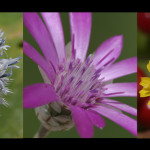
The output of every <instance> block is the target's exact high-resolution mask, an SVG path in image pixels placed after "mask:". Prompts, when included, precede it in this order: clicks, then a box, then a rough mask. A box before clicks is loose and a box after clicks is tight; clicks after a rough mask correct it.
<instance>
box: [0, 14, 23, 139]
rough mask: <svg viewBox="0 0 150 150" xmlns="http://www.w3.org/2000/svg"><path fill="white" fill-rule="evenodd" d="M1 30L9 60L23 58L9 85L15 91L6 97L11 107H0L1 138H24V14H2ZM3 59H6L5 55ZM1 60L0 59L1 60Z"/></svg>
mask: <svg viewBox="0 0 150 150" xmlns="http://www.w3.org/2000/svg"><path fill="white" fill-rule="evenodd" d="M0 29H1V30H2V31H3V32H4V36H3V38H4V37H6V45H9V46H11V47H10V48H8V51H7V55H8V58H10V57H11V58H16V57H19V56H20V57H22V59H21V60H20V62H19V63H18V64H17V65H18V66H20V69H15V68H14V69H13V75H12V76H11V79H13V80H12V81H11V82H10V84H9V85H8V87H9V89H11V91H13V93H10V94H8V95H6V96H4V97H5V99H6V100H7V102H8V104H9V106H8V107H5V106H3V105H0V138H22V137H23V109H22V108H23V105H22V102H23V98H22V97H23V47H22V41H23V13H0ZM1 58H6V55H5V54H3V56H2V57H1ZM1 58H0V59H1Z"/></svg>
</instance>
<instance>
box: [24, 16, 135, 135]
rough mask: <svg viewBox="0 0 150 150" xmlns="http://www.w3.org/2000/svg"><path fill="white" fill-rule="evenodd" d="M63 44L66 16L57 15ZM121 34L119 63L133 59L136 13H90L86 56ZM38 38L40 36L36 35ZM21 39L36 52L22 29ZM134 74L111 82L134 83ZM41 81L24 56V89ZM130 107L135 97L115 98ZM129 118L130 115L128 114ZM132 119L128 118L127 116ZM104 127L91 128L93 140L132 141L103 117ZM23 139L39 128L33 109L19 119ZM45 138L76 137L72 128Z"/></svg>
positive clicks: (35, 68) (34, 68)
mask: <svg viewBox="0 0 150 150" xmlns="http://www.w3.org/2000/svg"><path fill="white" fill-rule="evenodd" d="M61 18H62V23H63V28H64V33H65V42H66V44H67V43H68V42H69V41H70V26H69V19H68V13H61ZM120 34H123V36H124V44H123V50H122V53H121V55H120V57H119V59H118V60H117V61H119V60H123V59H126V58H129V57H134V56H137V13H93V15H92V33H91V39H90V45H89V51H88V54H89V53H92V52H94V51H95V49H96V48H97V47H98V46H99V45H100V44H101V43H102V42H103V41H105V40H106V39H108V38H109V37H112V36H115V35H120ZM39 36H40V35H39ZM23 38H24V40H26V41H27V42H29V43H30V44H32V45H33V46H34V47H35V48H36V49H37V50H40V49H39V47H38V45H37V44H36V42H35V41H34V39H33V38H32V37H31V35H30V33H29V32H28V31H27V29H26V28H25V27H24V34H23ZM136 81H137V77H136V74H132V75H129V76H126V77H122V78H120V79H117V80H115V82H136ZM40 82H43V80H42V77H41V75H40V73H39V70H38V67H37V65H36V64H35V63H33V61H32V60H30V59H29V58H28V57H26V56H25V55H24V87H25V86H27V85H30V84H34V83H40ZM115 99H117V100H119V101H122V102H124V103H126V104H129V105H131V106H133V107H136V106H137V99H136V98H123V97H122V98H115ZM130 116H131V115H130ZM131 117H132V116H131ZM104 119H105V121H106V126H105V127H104V129H103V130H100V129H98V128H95V130H94V138H98V137H99V138H100V137H102V138H123V137H125V138H129V137H130V138H132V137H134V136H133V135H132V134H131V133H129V132H128V131H126V130H125V129H123V128H122V127H120V126H119V125H117V124H115V123H114V122H112V121H110V120H108V119H107V118H104ZM23 121H24V122H23V125H24V137H25V138H29V137H33V136H34V134H35V133H36V131H37V129H38V128H39V126H40V122H39V120H38V119H37V118H36V116H35V112H34V110H33V109H24V117H23ZM48 137H53V138H78V137H79V135H78V134H77V132H76V129H75V127H74V128H72V129H71V130H69V131H59V132H52V133H51V134H49V136H48Z"/></svg>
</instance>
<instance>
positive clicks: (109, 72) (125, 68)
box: [100, 57, 137, 82]
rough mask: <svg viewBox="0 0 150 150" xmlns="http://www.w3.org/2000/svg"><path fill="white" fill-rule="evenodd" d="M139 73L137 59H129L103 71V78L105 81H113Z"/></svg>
mask: <svg viewBox="0 0 150 150" xmlns="http://www.w3.org/2000/svg"><path fill="white" fill-rule="evenodd" d="M136 72H137V57H133V58H129V59H126V60H123V61H120V62H117V63H115V64H113V65H111V66H109V67H108V68H106V69H104V70H102V72H101V76H100V77H101V78H103V77H105V78H104V80H103V81H105V82H106V81H109V80H113V79H116V78H119V77H122V76H125V75H128V74H132V73H136Z"/></svg>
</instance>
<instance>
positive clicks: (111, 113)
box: [91, 105, 137, 136]
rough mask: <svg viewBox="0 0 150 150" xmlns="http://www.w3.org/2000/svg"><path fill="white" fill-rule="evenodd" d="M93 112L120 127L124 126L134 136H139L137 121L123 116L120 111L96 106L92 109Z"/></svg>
mask: <svg viewBox="0 0 150 150" xmlns="http://www.w3.org/2000/svg"><path fill="white" fill-rule="evenodd" d="M91 110H93V111H96V112H97V113H99V114H101V115H103V116H105V117H107V118H108V119H110V120H112V121H113V122H115V123H117V124H118V125H120V126H122V127H123V128H125V129H126V130H128V131H129V132H131V133H132V134H133V135H135V136H137V121H136V120H134V119H132V118H130V117H128V116H126V115H124V114H122V113H121V112H119V111H116V110H114V109H111V108H108V107H105V106H101V105H99V106H96V107H95V108H91Z"/></svg>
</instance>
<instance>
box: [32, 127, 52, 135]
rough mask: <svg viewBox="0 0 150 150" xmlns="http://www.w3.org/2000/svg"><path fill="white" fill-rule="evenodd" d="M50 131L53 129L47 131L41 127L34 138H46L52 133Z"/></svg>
mask: <svg viewBox="0 0 150 150" xmlns="http://www.w3.org/2000/svg"><path fill="white" fill-rule="evenodd" d="M50 131H51V129H46V128H45V127H43V126H42V125H41V126H40V128H39V130H38V131H37V133H36V134H35V136H34V138H45V137H46V136H47V135H48V134H49V133H50Z"/></svg>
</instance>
